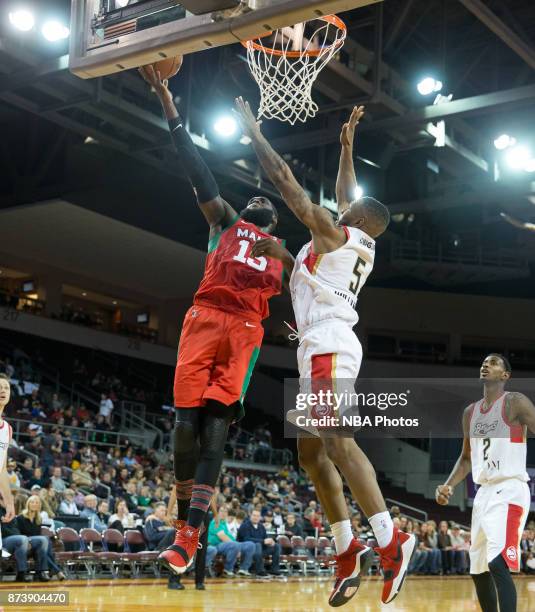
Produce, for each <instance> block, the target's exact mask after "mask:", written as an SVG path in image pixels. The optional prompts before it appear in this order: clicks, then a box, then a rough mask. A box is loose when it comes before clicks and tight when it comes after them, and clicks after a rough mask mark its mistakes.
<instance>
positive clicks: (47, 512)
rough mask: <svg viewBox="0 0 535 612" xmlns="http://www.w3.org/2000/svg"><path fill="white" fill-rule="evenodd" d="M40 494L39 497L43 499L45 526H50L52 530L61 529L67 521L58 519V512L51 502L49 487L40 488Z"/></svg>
mask: <svg viewBox="0 0 535 612" xmlns="http://www.w3.org/2000/svg"><path fill="white" fill-rule="evenodd" d="M37 495H39V499H40V500H41V522H42V524H43V525H44V526H45V527H48V528H49V529H51V530H52V531H56V529H60V528H61V527H64V526H65V523H62V522H61V521H56V520H55V516H56V512H55V510H54V509H53V507H52V505H51V504H50V496H49V493H48V489H39V492H38V493H37Z"/></svg>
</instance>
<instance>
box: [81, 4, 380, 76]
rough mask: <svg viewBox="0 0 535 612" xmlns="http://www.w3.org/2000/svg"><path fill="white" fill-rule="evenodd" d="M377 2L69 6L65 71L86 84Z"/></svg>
mask: <svg viewBox="0 0 535 612" xmlns="http://www.w3.org/2000/svg"><path fill="white" fill-rule="evenodd" d="M377 2H382V0H195V1H193V0H184V1H183V2H178V1H176V0H73V2H72V10H71V43H70V50H69V68H70V70H71V72H73V73H74V74H76V75H77V76H79V77H82V78H84V79H89V78H93V77H97V76H103V75H106V74H112V73H114V72H120V71H122V70H127V69H129V68H136V67H138V66H142V65H145V64H150V63H152V62H155V61H157V60H160V59H162V58H166V57H172V56H174V55H178V54H183V55H184V54H187V53H193V52H196V51H202V50H204V49H211V48H213V47H219V46H223V45H229V44H232V43H237V42H240V41H242V40H248V39H251V38H256V37H258V36H261V35H263V34H265V33H267V32H270V31H272V30H276V29H278V28H283V27H286V26H292V25H294V24H296V23H301V22H304V21H307V20H310V19H315V18H317V17H318V16H322V15H329V14H336V13H341V12H343V11H347V10H350V9H355V8H359V7H362V6H366V5H368V4H375V3H377ZM188 8H190V9H192V10H193V11H195V12H194V13H193V12H189V11H188V10H187V9H188ZM203 11H207V12H203Z"/></svg>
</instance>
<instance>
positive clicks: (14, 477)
mask: <svg viewBox="0 0 535 612" xmlns="http://www.w3.org/2000/svg"><path fill="white" fill-rule="evenodd" d="M6 469H7V477H8V480H9V488H10V489H11V490H18V489H20V478H19V475H18V474H17V472H16V469H17V462H16V461H14V460H13V459H8V461H7V467H6Z"/></svg>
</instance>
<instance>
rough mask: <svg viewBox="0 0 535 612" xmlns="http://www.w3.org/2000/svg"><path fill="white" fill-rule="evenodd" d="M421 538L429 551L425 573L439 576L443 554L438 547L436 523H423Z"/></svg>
mask: <svg viewBox="0 0 535 612" xmlns="http://www.w3.org/2000/svg"><path fill="white" fill-rule="evenodd" d="M420 538H421V541H422V543H423V545H424V547H425V550H426V551H427V560H426V563H425V566H424V570H425V573H426V574H432V575H433V576H438V575H439V574H440V567H441V558H442V555H441V552H440V550H439V548H438V536H437V533H436V531H435V527H434V525H431V524H429V523H422V526H421V527H420Z"/></svg>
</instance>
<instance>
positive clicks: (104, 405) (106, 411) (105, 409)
mask: <svg viewBox="0 0 535 612" xmlns="http://www.w3.org/2000/svg"><path fill="white" fill-rule="evenodd" d="M112 412H113V402H112V401H111V399H110V398H109V396H108V394H107V393H102V394H101V396H100V409H99V414H100V415H101V416H103V417H104V419H105V420H106V422H107V423H108V425H109V426H110V427H111V424H112Z"/></svg>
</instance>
